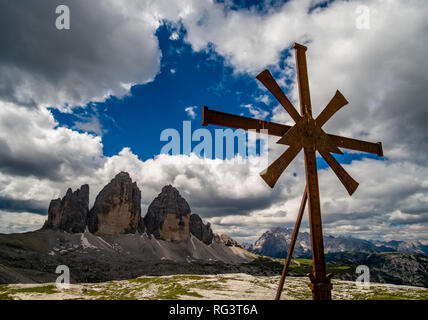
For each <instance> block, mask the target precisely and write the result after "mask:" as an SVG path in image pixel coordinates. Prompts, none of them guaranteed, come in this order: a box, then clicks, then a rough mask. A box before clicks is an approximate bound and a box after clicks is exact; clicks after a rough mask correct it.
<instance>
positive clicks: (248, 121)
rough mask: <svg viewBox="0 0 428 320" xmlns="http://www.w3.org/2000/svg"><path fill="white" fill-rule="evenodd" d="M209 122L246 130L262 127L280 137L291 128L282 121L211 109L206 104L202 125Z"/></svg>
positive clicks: (257, 129)
mask: <svg viewBox="0 0 428 320" xmlns="http://www.w3.org/2000/svg"><path fill="white" fill-rule="evenodd" d="M209 124H212V125H216V126H222V127H229V128H233V129H243V130H246V131H248V130H256V131H257V132H260V130H262V129H267V130H268V133H269V134H270V135H273V136H278V137H282V136H283V135H284V134H285V133H286V132H287V131H288V130H289V129H290V128H291V127H290V126H286V125H283V124H280V123H275V122H269V121H264V120H257V119H253V118H247V117H242V116H237V115H234V114H230V113H225V112H220V111H215V110H211V109H208V107H206V106H204V107H203V109H202V125H203V126H207V125H209Z"/></svg>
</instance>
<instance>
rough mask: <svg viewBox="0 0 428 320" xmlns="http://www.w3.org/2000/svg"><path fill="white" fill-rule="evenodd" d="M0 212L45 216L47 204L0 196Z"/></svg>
mask: <svg viewBox="0 0 428 320" xmlns="http://www.w3.org/2000/svg"><path fill="white" fill-rule="evenodd" d="M0 210H5V211H11V212H32V213H37V214H40V215H46V214H47V212H48V204H47V203H45V202H43V201H37V200H20V199H12V198H8V197H2V196H0Z"/></svg>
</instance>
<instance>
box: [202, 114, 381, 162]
mask: <svg viewBox="0 0 428 320" xmlns="http://www.w3.org/2000/svg"><path fill="white" fill-rule="evenodd" d="M202 116H203V121H202V125H204V126H207V125H209V124H212V125H216V126H222V127H229V128H233V129H243V130H246V131H248V130H255V131H257V132H260V130H261V129H266V130H268V134H269V135H271V136H277V137H282V136H283V135H284V134H285V133H286V132H287V131H288V130H290V129H291V128H292V127H291V126H287V125H285V124H281V123H275V122H270V121H265V120H258V119H253V118H248V117H243V116H238V115H234V114H230V113H225V112H221V111H216V110H212V109H209V108H208V107H204V108H203V113H202ZM327 135H328V137H329V138H330V139H332V141H333V142H334V144H336V146H337V147H339V148H345V149H350V150H354V151H360V152H368V153H374V154H377V155H378V156H379V157H382V156H383V151H382V144H381V143H380V142H377V143H373V142H368V141H363V140H356V139H352V138H346V137H341V136H337V135H334V134H327Z"/></svg>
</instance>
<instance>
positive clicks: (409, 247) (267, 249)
mask: <svg viewBox="0 0 428 320" xmlns="http://www.w3.org/2000/svg"><path fill="white" fill-rule="evenodd" d="M292 233H293V230H291V229H288V228H284V227H275V228H271V229H269V230H267V231H265V232H264V233H263V234H262V235H261V236H260V237H259V239H257V240H256V241H255V242H254V243H253V244H250V245H247V246H245V248H246V249H247V250H248V251H250V252H253V253H256V254H260V255H264V256H269V257H273V258H284V257H285V256H286V254H287V251H288V247H289V245H290V241H291V236H292ZM310 243H311V242H310V234H309V233H308V232H300V233H299V235H298V237H297V241H296V245H295V248H294V252H293V257H294V258H311V246H310ZM324 251H325V253H326V254H327V253H332V252H345V251H362V252H372V253H380V252H403V253H416V254H424V255H428V245H425V244H424V243H422V242H420V241H417V240H416V241H415V240H413V241H396V240H394V241H385V242H384V241H379V240H376V241H370V240H362V239H358V238H352V237H344V236H337V237H334V236H331V235H324Z"/></svg>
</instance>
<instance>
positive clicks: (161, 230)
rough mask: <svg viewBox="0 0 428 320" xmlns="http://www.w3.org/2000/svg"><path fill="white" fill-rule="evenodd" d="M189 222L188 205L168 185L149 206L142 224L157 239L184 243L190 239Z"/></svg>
mask: <svg viewBox="0 0 428 320" xmlns="http://www.w3.org/2000/svg"><path fill="white" fill-rule="evenodd" d="M189 220H190V207H189V204H188V203H187V201H186V200H185V199H184V198H183V197H181V196H180V193H179V192H178V190H177V189H175V188H174V187H173V186H171V185H168V186H165V187H163V188H162V192H161V193H160V194H159V195H158V196H157V197H156V198H155V199H154V200H153V201H152V203H151V204H150V206H149V208H148V210H147V214H146V216H145V217H144V224H145V226H146V229H147V232H148V233H150V234H153V235H154V236H155V237H156V238H157V239H163V240H168V241H184V240H187V239H189V237H190V229H189Z"/></svg>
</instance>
